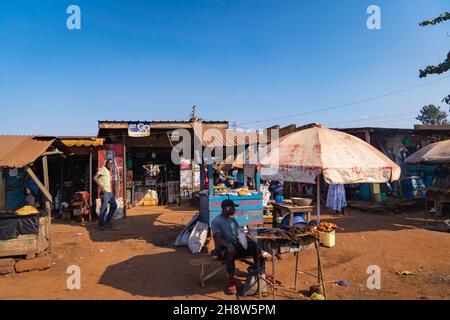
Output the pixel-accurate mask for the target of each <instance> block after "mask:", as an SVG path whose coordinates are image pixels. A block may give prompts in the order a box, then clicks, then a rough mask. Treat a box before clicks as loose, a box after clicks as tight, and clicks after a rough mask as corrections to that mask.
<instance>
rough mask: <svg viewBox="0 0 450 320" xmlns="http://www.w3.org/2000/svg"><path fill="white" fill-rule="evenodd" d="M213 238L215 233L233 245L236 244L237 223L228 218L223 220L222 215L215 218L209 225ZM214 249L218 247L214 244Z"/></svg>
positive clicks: (233, 219)
mask: <svg viewBox="0 0 450 320" xmlns="http://www.w3.org/2000/svg"><path fill="white" fill-rule="evenodd" d="M211 228H212V234H213V236H214V235H215V234H216V233H221V234H222V238H223V239H224V240H225V241H226V242H228V243H231V244H233V245H236V244H237V243H238V241H239V240H238V230H239V223H238V222H237V221H236V219H235V218H233V217H228V218H227V219H225V218H224V217H223V216H222V215H219V216H217V217H216V218H215V219H214V220H213V222H212V223H211ZM216 248H218V245H217V243H216Z"/></svg>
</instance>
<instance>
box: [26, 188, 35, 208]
mask: <svg viewBox="0 0 450 320" xmlns="http://www.w3.org/2000/svg"><path fill="white" fill-rule="evenodd" d="M25 205H27V206H32V207H36V199H35V198H34V196H33V193H32V191H31V190H30V189H29V188H25Z"/></svg>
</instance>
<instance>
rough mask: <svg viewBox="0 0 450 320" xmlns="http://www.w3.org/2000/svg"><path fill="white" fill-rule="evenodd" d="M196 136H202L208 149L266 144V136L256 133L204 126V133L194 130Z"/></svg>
mask: <svg viewBox="0 0 450 320" xmlns="http://www.w3.org/2000/svg"><path fill="white" fill-rule="evenodd" d="M194 131H195V132H196V135H197V136H199V135H200V134H201V135H202V139H201V141H202V144H203V146H208V147H234V146H243V145H247V144H249V145H253V144H256V143H258V142H264V137H265V136H264V135H262V134H259V133H256V132H243V131H235V130H231V129H219V128H214V127H210V126H207V125H204V126H203V129H202V131H203V132H199V130H194Z"/></svg>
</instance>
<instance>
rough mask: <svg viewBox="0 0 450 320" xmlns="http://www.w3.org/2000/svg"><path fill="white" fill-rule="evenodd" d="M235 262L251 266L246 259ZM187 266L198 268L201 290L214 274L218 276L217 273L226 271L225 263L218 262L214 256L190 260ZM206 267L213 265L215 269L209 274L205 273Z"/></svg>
mask: <svg viewBox="0 0 450 320" xmlns="http://www.w3.org/2000/svg"><path fill="white" fill-rule="evenodd" d="M236 261H241V262H244V263H246V264H248V265H252V264H253V263H251V262H250V261H248V260H247V258H241V259H236ZM189 264H190V265H191V266H198V267H199V270H200V285H201V286H202V288H204V287H205V286H206V281H208V280H209V279H211V278H212V277H214V276H215V275H216V274H218V273H219V272H221V271H223V270H225V269H226V264H225V261H223V260H220V259H219V258H218V257H214V256H203V257H202V258H196V259H191V260H189ZM208 265H213V266H215V268H214V270H213V271H211V272H210V273H205V267H206V266H208Z"/></svg>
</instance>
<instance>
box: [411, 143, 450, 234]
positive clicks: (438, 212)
mask: <svg viewBox="0 0 450 320" xmlns="http://www.w3.org/2000/svg"><path fill="white" fill-rule="evenodd" d="M405 162H406V163H408V164H429V165H430V164H431V165H435V170H434V179H433V181H432V183H431V185H430V186H428V187H426V188H425V192H426V200H427V201H432V202H433V203H434V210H433V211H432V213H433V215H434V219H435V221H437V219H438V218H439V217H441V216H442V211H443V208H444V204H445V203H450V174H449V172H450V169H449V167H450V140H444V141H441V142H436V143H432V144H430V145H428V146H426V147H424V148H422V149H420V150H419V151H417V152H415V153H414V154H412V155H411V156H409V157H408V158H406V160H405ZM426 218H427V219H426V226H427V227H428V215H427V217H426Z"/></svg>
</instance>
